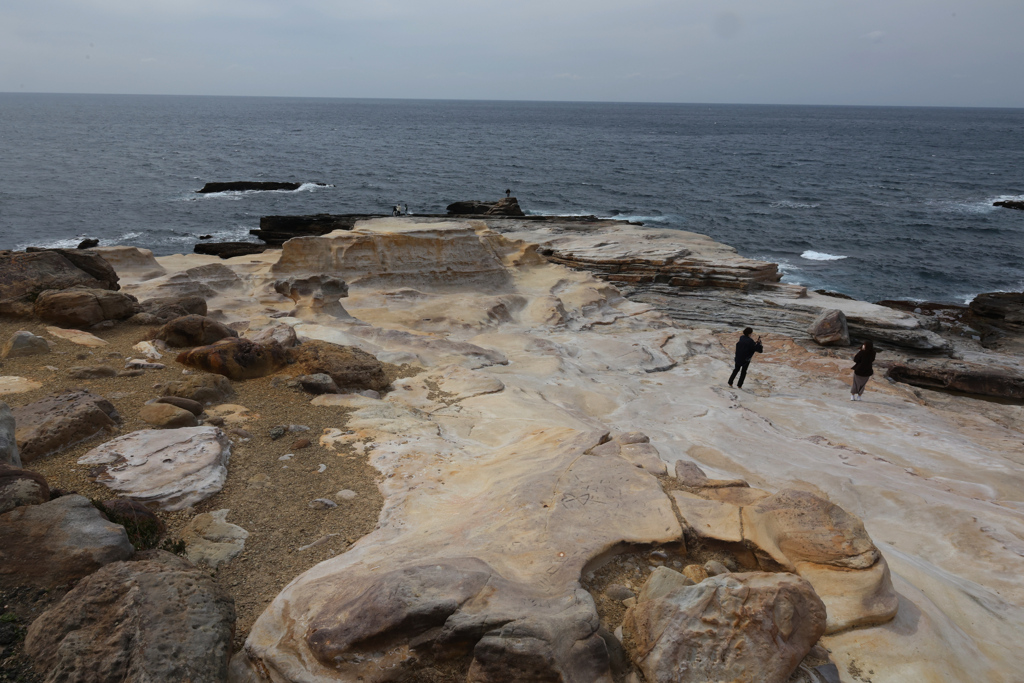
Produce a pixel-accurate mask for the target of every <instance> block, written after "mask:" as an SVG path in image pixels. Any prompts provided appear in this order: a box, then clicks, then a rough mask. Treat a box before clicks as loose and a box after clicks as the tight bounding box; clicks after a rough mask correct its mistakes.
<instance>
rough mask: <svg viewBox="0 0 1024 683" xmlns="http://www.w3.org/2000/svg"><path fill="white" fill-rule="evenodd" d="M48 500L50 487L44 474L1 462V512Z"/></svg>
mask: <svg viewBox="0 0 1024 683" xmlns="http://www.w3.org/2000/svg"><path fill="white" fill-rule="evenodd" d="M48 500H50V487H49V486H47V485H46V478H45V477H44V476H43V475H41V474H38V473H36V472H31V471H29V470H23V469H20V468H18V467H13V466H11V465H5V464H3V463H0V513H4V512H7V511H9V510H13V509H14V508H16V507H20V506H22V505H39V504H40V503H45V502H46V501H48Z"/></svg>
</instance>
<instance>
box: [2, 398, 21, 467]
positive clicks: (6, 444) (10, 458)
mask: <svg viewBox="0 0 1024 683" xmlns="http://www.w3.org/2000/svg"><path fill="white" fill-rule="evenodd" d="M0 464H4V465H11V466H13V467H21V455H20V454H19V453H18V439H17V437H16V436H15V422H14V413H12V412H11V407H10V406H8V405H7V404H6V403H4V402H3V401H0Z"/></svg>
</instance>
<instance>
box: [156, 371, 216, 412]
mask: <svg viewBox="0 0 1024 683" xmlns="http://www.w3.org/2000/svg"><path fill="white" fill-rule="evenodd" d="M156 388H157V389H158V390H159V391H160V395H161V396H171V397H177V398H186V399H189V400H190V401H195V402H196V403H199V404H200V405H210V404H212V403H220V402H222V401H224V400H225V399H227V398H229V397H231V396H234V395H235V389H234V387H232V386H231V380H229V379H228V378H227V377H224V376H222V375H208V374H203V375H192V376H190V377H186V378H185V379H182V380H175V381H173V382H167V383H166V384H158V385H156ZM179 407H184V406H179ZM186 410H187V408H186Z"/></svg>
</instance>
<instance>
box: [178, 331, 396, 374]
mask: <svg viewBox="0 0 1024 683" xmlns="http://www.w3.org/2000/svg"><path fill="white" fill-rule="evenodd" d="M375 360H376V359H375ZM178 362H179V363H181V364H182V365H187V366H188V367H191V368H197V369H199V370H205V371H206V372H212V373H216V374H218V375H224V376H225V377H228V378H230V379H234V380H239V379H254V378H256V377H264V376H266V375H269V374H271V373H273V372H276V371H277V370H279V369H280V368H282V367H284V365H285V363H286V362H287V361H286V359H285V353H284V350H283V349H282V348H281V345H280V344H278V343H277V342H269V343H267V344H257V343H256V342H254V341H252V340H251V339H245V338H235V339H223V340H221V341H219V342H217V343H215V344H211V345H209V346H200V347H199V348H195V349H192V350H191V351H184V352H182V353H181V354H179V355H178Z"/></svg>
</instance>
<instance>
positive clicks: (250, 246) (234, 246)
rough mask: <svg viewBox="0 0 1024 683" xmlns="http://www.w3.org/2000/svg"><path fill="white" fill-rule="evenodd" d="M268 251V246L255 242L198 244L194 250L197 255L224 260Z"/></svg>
mask: <svg viewBox="0 0 1024 683" xmlns="http://www.w3.org/2000/svg"><path fill="white" fill-rule="evenodd" d="M266 250H267V245H266V244H256V243H255V242H205V243H202V244H197V245H196V246H195V247H193V249H192V251H194V252H195V253H197V254H208V255H210V256H219V257H221V258H222V259H229V258H233V257H235V256H247V255H249V254H262V253H263V252H265V251H266Z"/></svg>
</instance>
